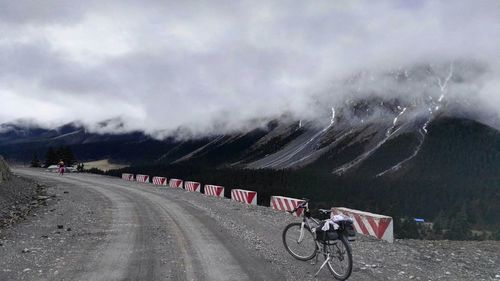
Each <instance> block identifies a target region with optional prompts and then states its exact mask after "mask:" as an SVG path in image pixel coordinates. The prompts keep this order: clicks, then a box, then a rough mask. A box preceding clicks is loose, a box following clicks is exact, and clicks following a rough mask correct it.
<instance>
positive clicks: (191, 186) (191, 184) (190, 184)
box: [184, 181, 201, 192]
mask: <svg viewBox="0 0 500 281" xmlns="http://www.w3.org/2000/svg"><path fill="white" fill-rule="evenodd" d="M184 189H185V190H187V191H191V192H201V184H200V183H199V182H195V181H186V182H185V183H184Z"/></svg>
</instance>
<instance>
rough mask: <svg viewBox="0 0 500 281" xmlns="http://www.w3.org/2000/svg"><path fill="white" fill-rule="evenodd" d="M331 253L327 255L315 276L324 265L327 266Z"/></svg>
mask: <svg viewBox="0 0 500 281" xmlns="http://www.w3.org/2000/svg"><path fill="white" fill-rule="evenodd" d="M330 259H331V258H330V254H328V255H327V257H326V259H325V262H324V263H323V264H322V265H321V266H320V267H319V269H318V271H317V272H316V274H314V277H317V276H318V274H319V272H320V271H321V270H322V269H323V267H325V265H326V264H327V263H328V262H329V261H330Z"/></svg>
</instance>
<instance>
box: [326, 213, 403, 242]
mask: <svg viewBox="0 0 500 281" xmlns="http://www.w3.org/2000/svg"><path fill="white" fill-rule="evenodd" d="M340 214H342V215H346V216H348V217H350V218H352V219H353V220H354V228H355V229H356V232H358V233H360V234H364V235H370V236H373V237H376V238H378V239H382V240H385V241H388V242H389V243H392V242H394V225H393V222H392V218H391V217H388V216H383V215H378V214H372V213H368V212H363V211H358V210H353V209H348V208H332V216H333V215H340Z"/></svg>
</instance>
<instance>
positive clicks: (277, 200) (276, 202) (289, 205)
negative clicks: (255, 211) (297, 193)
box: [270, 196, 304, 217]
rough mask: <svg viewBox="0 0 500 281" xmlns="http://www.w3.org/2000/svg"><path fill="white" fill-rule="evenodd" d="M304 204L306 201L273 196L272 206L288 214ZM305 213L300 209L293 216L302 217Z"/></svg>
mask: <svg viewBox="0 0 500 281" xmlns="http://www.w3.org/2000/svg"><path fill="white" fill-rule="evenodd" d="M302 202H304V200H301V199H296V198H290V197H284V196H271V203H270V206H271V208H273V209H274V210H278V211H284V212H287V211H292V210H293V209H295V208H296V207H297V206H298V205H299V204H301V203H302ZM303 212H304V209H298V210H297V211H296V212H295V213H293V215H294V216H296V217H300V216H301V215H302V213H303Z"/></svg>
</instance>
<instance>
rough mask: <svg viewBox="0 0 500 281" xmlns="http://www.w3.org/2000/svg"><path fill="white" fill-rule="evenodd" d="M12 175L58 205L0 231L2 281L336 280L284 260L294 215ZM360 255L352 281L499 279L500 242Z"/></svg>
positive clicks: (151, 189)
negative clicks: (285, 234)
mask: <svg viewBox="0 0 500 281" xmlns="http://www.w3.org/2000/svg"><path fill="white" fill-rule="evenodd" d="M13 171H14V172H15V173H16V174H18V175H22V176H24V177H29V178H33V179H35V180H36V181H38V182H41V183H43V184H45V185H47V188H48V191H49V193H51V194H53V195H54V196H55V197H51V198H52V200H49V202H48V204H47V206H44V207H41V208H39V209H38V210H37V212H36V213H35V214H33V216H32V217H30V218H29V219H27V220H26V221H24V222H22V223H19V224H16V225H14V226H13V227H12V228H9V229H4V230H2V231H1V232H0V257H1V259H0V280H332V278H331V275H330V274H329V272H328V271H327V270H325V271H323V272H322V273H320V276H319V277H318V278H317V279H315V278H314V277H313V274H314V272H315V271H316V270H317V268H318V265H313V264H310V263H309V262H301V261H297V260H294V259H293V258H292V257H291V256H290V255H288V254H287V253H286V252H285V250H284V248H283V245H282V243H281V231H282V230H283V228H284V227H285V225H286V224H287V223H289V222H292V221H294V220H296V219H295V218H293V217H291V216H290V215H288V214H285V213H280V212H276V211H273V210H271V209H270V208H266V207H261V206H246V205H243V204H240V203H237V202H232V201H230V200H227V199H219V198H211V197H206V196H204V195H202V194H198V193H190V192H186V191H184V190H174V189H170V188H159V187H155V186H152V185H149V184H141V183H136V182H126V181H123V180H121V179H118V178H111V177H104V176H97V175H90V174H70V175H65V176H58V175H56V174H51V173H47V172H44V171H42V170H40V169H25V168H18V169H13ZM353 251H354V260H355V262H354V270H353V274H352V277H351V279H350V280H408V279H414V280H500V275H499V274H500V269H499V267H498V264H500V258H499V253H500V246H499V243H497V242H491V241H490V242H467V243H465V244H464V243H459V242H449V241H425V242H424V241H412V240H408V241H396V243H394V244H389V243H386V242H381V241H375V240H371V239H365V238H362V239H360V240H359V241H356V242H354V244H353Z"/></svg>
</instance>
